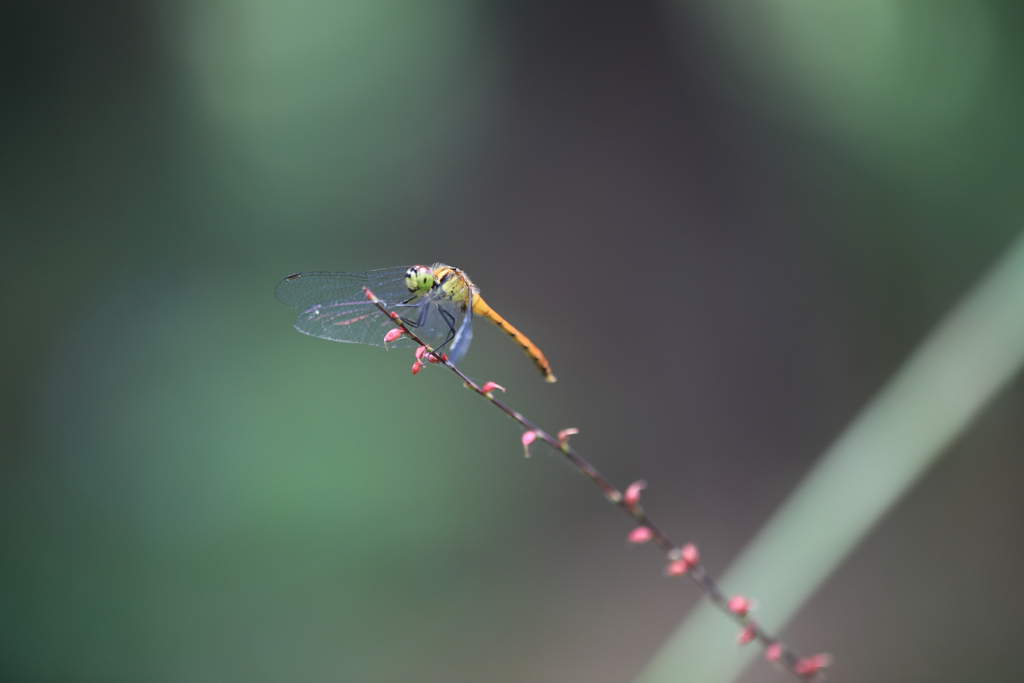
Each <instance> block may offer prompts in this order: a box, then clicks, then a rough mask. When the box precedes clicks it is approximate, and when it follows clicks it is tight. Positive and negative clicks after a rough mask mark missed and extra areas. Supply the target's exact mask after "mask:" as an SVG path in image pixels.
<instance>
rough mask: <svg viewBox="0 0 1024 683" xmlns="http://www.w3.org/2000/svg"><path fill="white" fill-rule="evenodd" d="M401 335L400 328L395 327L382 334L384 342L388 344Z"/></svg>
mask: <svg viewBox="0 0 1024 683" xmlns="http://www.w3.org/2000/svg"><path fill="white" fill-rule="evenodd" d="M401 336H402V330H400V329H398V328H397V327H396V328H395V329H393V330H388V333H387V334H385V335H384V343H385V344H390V343H391V342H393V341H395V340H396V339H398V338H399V337H401Z"/></svg>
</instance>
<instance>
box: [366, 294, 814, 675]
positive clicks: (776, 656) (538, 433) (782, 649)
mask: <svg viewBox="0 0 1024 683" xmlns="http://www.w3.org/2000/svg"><path fill="white" fill-rule="evenodd" d="M363 291H365V292H366V298H367V299H369V300H370V302H371V303H373V304H374V305H375V306H376V307H377V308H378V309H380V311H381V312H382V313H384V314H385V315H387V316H388V317H389V318H390V319H391V322H393V323H394V324H395V326H396V327H397V328H398V329H399V330H401V331H402V333H403V334H404V335H405V336H407V337H409V338H410V339H412V340H413V341H414V342H416V343H417V344H419V345H420V346H421V347H422V348H423V349H425V351H424V353H423V355H427V354H429V355H430V362H432V363H436V364H439V365H444V366H445V367H447V368H448V369H449V370H451V371H452V372H454V373H455V374H456V375H458V376H459V377H460V378H461V379H462V381H463V382H464V383H465V386H466V387H467V388H468V389H471V390H473V391H474V392H476V393H477V394H479V395H480V396H483V397H484V398H485V399H487V400H488V401H490V402H491V403H492V404H494V405H495V406H496V407H497V408H498V409H499V410H501V411H502V412H503V413H505V414H506V415H508V416H509V417H510V418H512V419H513V420H515V421H516V422H518V423H519V424H520V425H521V426H522V427H523V428H524V429H525V430H526V432H527V433H532V434H534V435H535V439H539V440H540V441H543V442H544V443H546V444H547V445H548V446H550V447H551V448H552V449H553V450H555V451H557V452H559V453H561V454H562V456H563V457H565V458H566V459H567V460H568V461H569V462H570V463H572V465H573V466H574V467H575V468H576V469H577V470H579V471H580V473H581V474H583V475H584V476H585V477H587V478H588V479H590V480H591V481H592V482H594V484H596V485H597V487H598V488H599V489H601V493H603V494H604V497H605V498H606V499H607V500H608V501H609V502H611V503H612V504H613V505H615V506H617V507H619V508H621V509H622V510H623V511H624V512H625V513H626V514H627V515H629V516H630V517H632V518H633V519H634V520H635V521H636V522H637V524H638V525H639V526H640V527H645V528H646V529H648V530H649V537H648V538H649V540H650V541H651V542H652V543H654V544H655V545H656V546H658V548H660V549H661V550H662V551H663V552H664V554H665V557H666V559H668V560H669V562H670V563H678V562H680V561H681V560H682V559H683V557H684V554H685V553H684V548H683V547H680V546H678V545H676V544H675V543H674V542H673V541H672V540H671V539H670V538H669V537H668V535H667V534H666V533H665V532H664V531H662V530H661V529H660V528H659V527H658V526H657V525H656V524H655V523H654V522H653V521H652V520H651V518H650V517H649V516H648V515H647V513H646V512H645V511H644V509H643V508H642V507H641V506H640V503H639V501H638V500H636V501H631V500H627V498H626V496H624V495H623V494H622V492H621V491H619V489H617V488H616V487H615V486H613V485H612V483H611V482H609V481H608V480H607V479H606V478H605V477H604V475H602V474H601V473H600V472H599V471H598V470H597V468H595V467H594V466H593V465H591V464H590V463H589V462H587V461H586V460H585V459H584V458H583V456H581V455H580V454H579V453H577V452H576V450H575V449H573V448H572V446H570V445H569V439H568V436H567V435H566V436H563V437H561V438H555V437H553V436H551V435H550V434H548V433H547V432H546V431H544V430H543V429H541V428H540V427H538V426H537V425H535V424H534V423H533V422H531V421H530V420H528V419H527V418H526V417H524V416H523V415H522V414H521V413H519V412H518V411H516V410H513V409H512V408H510V407H509V406H507V405H505V403H503V402H502V401H500V400H498V399H497V398H495V397H494V389H493V388H490V387H491V386H492V384H491V383H488V384H485V385H484V386H480V385H478V384H477V383H476V382H474V381H473V380H471V379H470V378H469V377H467V376H466V375H465V374H464V373H463V372H462V371H461V370H459V369H458V368H457V367H456V366H455V365H454V364H452V363H451V362H449V360H448V356H447V355H446V354H443V353H440V352H438V351H436V350H434V349H432V348H431V347H430V346H429V345H427V344H426V343H425V342H423V340H421V339H420V338H419V337H417V336H416V334H415V333H414V332H413V331H412V330H411V329H409V328H408V327H406V325H405V323H403V322H402V319H401V317H399V315H398V314H397V313H395V312H394V311H390V310H388V307H387V306H386V305H385V304H384V303H383V302H382V301H381V300H380V299H378V298H377V297H376V295H374V293H373V292H372V291H370V289H369V287H364V288H363ZM417 362H418V361H417ZM493 386H495V387H496V385H493ZM531 441H532V440H531ZM529 443H530V442H529V441H524V447H526V448H528V447H529V445H528V444H529ZM690 547H691V548H692V547H693V546H690ZM694 551H695V549H694ZM670 566H671V565H670ZM680 575H682V576H686V577H689V579H690V580H691V581H693V582H694V583H695V584H696V585H697V586H698V587H699V588H700V589H701V590H702V591H704V593H705V595H707V596H708V598H709V599H710V600H711V602H712V603H714V605H715V606H716V607H718V608H719V609H720V610H721V611H722V613H724V614H725V615H726V616H728V617H730V618H731V619H732V620H733V621H735V622H736V623H737V624H738V625H739V626H740V628H741V633H742V634H743V636H742V637H743V640H742V642H744V643H746V642H752V641H755V640H756V641H758V642H759V643H760V644H761V645H762V646H763V647H764V649H765V655H766V657H767V658H768V659H769V660H771V661H772V662H774V663H775V664H776V665H777V666H779V667H780V668H782V669H784V670H786V671H787V672H789V673H790V674H792V675H793V676H795V677H796V678H798V679H800V680H802V681H824V680H825V674H824V671H823V667H824V666H827V664H828V663H829V661H830V657H828V656H827V655H815V656H813V657H800V656H799V655H797V654H796V653H795V652H794V651H793V650H792V649H790V648H789V647H788V646H787V645H785V644H784V643H783V642H782V641H781V640H779V639H778V638H776V637H775V636H773V635H771V634H770V633H769V632H768V631H766V630H765V629H763V628H762V627H761V626H760V624H758V622H757V621H756V620H755V619H754V618H752V617H751V616H750V613H749V608H748V604H749V603H748V602H747V601H746V599H743V598H741V600H742V603H737V602H735V600H736V598H737V597H739V596H734V597H733V598H730V597H729V596H728V595H727V594H726V593H725V592H724V591H723V590H722V589H721V587H719V585H718V583H717V582H716V581H715V580H714V579H713V578H712V576H711V575H710V574H709V573H708V571H707V570H706V569H705V568H704V566H703V565H702V564H700V561H699V559H694V560H693V561H692V562H688V563H687V565H686V568H685V571H683V572H681V573H680Z"/></svg>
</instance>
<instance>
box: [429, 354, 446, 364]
mask: <svg viewBox="0 0 1024 683" xmlns="http://www.w3.org/2000/svg"><path fill="white" fill-rule="evenodd" d="M427 360H428V361H430V362H431V363H447V362H448V354H447V353H442V354H441V357H440V358H438V357H437V356H435V355H434V354H430V355H429V356H427Z"/></svg>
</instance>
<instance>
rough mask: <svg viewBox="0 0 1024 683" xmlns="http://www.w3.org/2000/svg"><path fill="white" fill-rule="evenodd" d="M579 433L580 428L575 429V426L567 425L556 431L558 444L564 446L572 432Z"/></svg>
mask: <svg viewBox="0 0 1024 683" xmlns="http://www.w3.org/2000/svg"><path fill="white" fill-rule="evenodd" d="M579 433H580V430H578V429H576V428H575V427H569V428H568V429H563V430H562V431H560V432H558V445H559V446H564V445H565V444H567V443H569V437H570V436H572V435H573V434H579Z"/></svg>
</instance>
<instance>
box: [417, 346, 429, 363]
mask: <svg viewBox="0 0 1024 683" xmlns="http://www.w3.org/2000/svg"><path fill="white" fill-rule="evenodd" d="M426 352H427V347H426V346H417V347H416V354H415V355H416V360H423V354H425V353H426Z"/></svg>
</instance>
